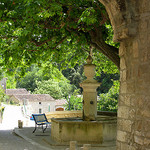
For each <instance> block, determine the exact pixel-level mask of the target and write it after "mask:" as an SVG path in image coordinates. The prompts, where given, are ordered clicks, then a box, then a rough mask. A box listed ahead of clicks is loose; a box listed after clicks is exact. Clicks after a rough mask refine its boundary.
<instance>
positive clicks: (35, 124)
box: [32, 124, 37, 133]
mask: <svg viewBox="0 0 150 150" xmlns="http://www.w3.org/2000/svg"><path fill="white" fill-rule="evenodd" d="M36 127H37V126H36V124H35V128H34V130H33V132H32V133H34V132H35V130H36Z"/></svg>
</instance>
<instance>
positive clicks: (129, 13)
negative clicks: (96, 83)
mask: <svg viewBox="0 0 150 150" xmlns="http://www.w3.org/2000/svg"><path fill="white" fill-rule="evenodd" d="M100 2H101V3H102V4H103V5H104V6H105V7H106V10H107V12H108V14H109V17H110V20H111V23H112V26H113V29H114V34H115V35H114V40H115V41H119V42H120V48H119V55H120V83H121V85H120V98H119V108H118V127H117V128H118V129H117V150H137V149H140V150H146V149H150V88H149V87H150V52H149V49H150V46H149V45H150V44H149V43H150V1H147V0H139V1H136V0H100Z"/></svg>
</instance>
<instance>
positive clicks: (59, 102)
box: [56, 99, 67, 106]
mask: <svg viewBox="0 0 150 150" xmlns="http://www.w3.org/2000/svg"><path fill="white" fill-rule="evenodd" d="M66 103H67V101H66V100H65V99H62V100H59V99H58V100H56V106H58V105H60V106H61V105H64V104H66Z"/></svg>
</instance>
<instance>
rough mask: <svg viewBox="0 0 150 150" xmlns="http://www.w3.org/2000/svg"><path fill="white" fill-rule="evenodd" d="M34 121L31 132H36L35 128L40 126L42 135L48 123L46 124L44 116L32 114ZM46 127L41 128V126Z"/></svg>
mask: <svg viewBox="0 0 150 150" xmlns="http://www.w3.org/2000/svg"><path fill="white" fill-rule="evenodd" d="M32 116H33V118H34V121H35V128H34V130H33V133H34V132H35V131H36V128H37V126H42V130H43V133H44V131H45V130H46V129H47V127H48V125H50V122H48V120H47V118H46V115H45V114H32ZM44 125H45V126H46V127H45V128H43V126H44Z"/></svg>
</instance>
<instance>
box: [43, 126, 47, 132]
mask: <svg viewBox="0 0 150 150" xmlns="http://www.w3.org/2000/svg"><path fill="white" fill-rule="evenodd" d="M46 129H47V124H46V127H45V129H43V133H44V131H45V130H46Z"/></svg>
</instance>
